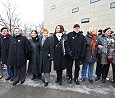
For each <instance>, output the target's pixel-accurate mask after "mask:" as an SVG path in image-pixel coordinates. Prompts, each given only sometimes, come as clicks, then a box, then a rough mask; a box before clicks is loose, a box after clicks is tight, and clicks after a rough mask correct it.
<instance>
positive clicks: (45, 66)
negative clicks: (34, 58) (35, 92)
mask: <svg viewBox="0 0 115 98" xmlns="http://www.w3.org/2000/svg"><path fill="white" fill-rule="evenodd" d="M52 43H53V42H52V38H51V37H48V30H47V29H43V30H42V38H41V41H40V67H41V68H40V69H41V72H42V73H44V86H47V85H48V82H49V78H50V72H51V60H53V59H54V49H53V45H52Z"/></svg>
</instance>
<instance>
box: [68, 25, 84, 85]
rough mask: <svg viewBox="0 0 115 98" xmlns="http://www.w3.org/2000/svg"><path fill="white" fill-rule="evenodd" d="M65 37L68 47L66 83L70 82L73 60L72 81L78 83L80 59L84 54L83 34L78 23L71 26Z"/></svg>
mask: <svg viewBox="0 0 115 98" xmlns="http://www.w3.org/2000/svg"><path fill="white" fill-rule="evenodd" d="M67 38H68V39H67V40H68V41H67V42H68V47H69V48H70V49H69V50H70V52H68V53H69V64H68V67H67V72H68V76H69V79H68V83H69V84H71V82H72V78H73V77H72V66H73V61H74V60H75V71H74V81H75V83H76V84H77V85H79V84H80V82H79V80H78V77H79V70H80V60H81V59H84V58H85V54H86V43H85V36H84V35H83V34H82V33H81V31H80V26H79V24H75V25H74V26H73V31H72V32H69V33H68V35H67Z"/></svg>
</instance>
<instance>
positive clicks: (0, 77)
mask: <svg viewBox="0 0 115 98" xmlns="http://www.w3.org/2000/svg"><path fill="white" fill-rule="evenodd" d="M1 36H2V34H1V33H0V62H1ZM0 71H1V72H0V73H1V75H0V79H2V77H3V74H2V64H1V63H0Z"/></svg>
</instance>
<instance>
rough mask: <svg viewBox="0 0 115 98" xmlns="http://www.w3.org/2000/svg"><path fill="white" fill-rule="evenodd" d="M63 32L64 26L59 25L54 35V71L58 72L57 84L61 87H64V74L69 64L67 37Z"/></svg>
mask: <svg viewBox="0 0 115 98" xmlns="http://www.w3.org/2000/svg"><path fill="white" fill-rule="evenodd" d="M63 32H64V27H63V26H62V25H57V26H56V28H55V32H54V35H53V45H54V70H56V73H57V79H56V83H58V84H59V85H62V73H63V70H64V69H66V66H67V64H68V59H67V56H66V36H65V34H64V33H63Z"/></svg>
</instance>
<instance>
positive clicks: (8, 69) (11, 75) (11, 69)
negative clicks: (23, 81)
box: [7, 67, 14, 77]
mask: <svg viewBox="0 0 115 98" xmlns="http://www.w3.org/2000/svg"><path fill="white" fill-rule="evenodd" d="M7 72H8V77H13V76H14V73H13V68H9V67H8V68H7Z"/></svg>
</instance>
